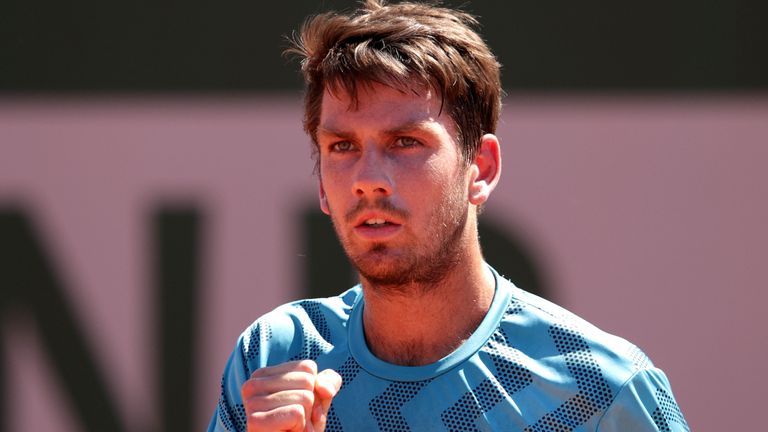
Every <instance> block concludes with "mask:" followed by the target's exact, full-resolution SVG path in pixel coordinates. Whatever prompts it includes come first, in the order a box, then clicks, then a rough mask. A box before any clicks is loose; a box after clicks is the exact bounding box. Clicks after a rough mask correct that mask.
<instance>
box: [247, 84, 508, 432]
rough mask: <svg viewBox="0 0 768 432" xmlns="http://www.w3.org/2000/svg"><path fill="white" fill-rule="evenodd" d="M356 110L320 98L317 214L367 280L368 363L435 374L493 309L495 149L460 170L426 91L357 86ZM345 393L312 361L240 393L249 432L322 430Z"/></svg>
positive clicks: (490, 145) (449, 124)
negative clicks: (490, 218)
mask: <svg viewBox="0 0 768 432" xmlns="http://www.w3.org/2000/svg"><path fill="white" fill-rule="evenodd" d="M351 102H352V100H351V98H350V96H349V95H347V94H345V93H343V92H342V93H336V94H334V93H332V92H329V91H326V92H325V94H324V97H323V103H322V108H321V115H320V125H319V128H318V131H317V143H318V147H319V154H320V177H319V179H320V184H319V197H320V207H321V209H322V210H323V211H324V212H325V213H326V214H328V215H329V216H330V217H331V220H332V221H333V224H334V228H335V230H336V233H337V235H338V237H339V240H340V241H341V243H342V246H343V247H344V249H345V251H346V253H347V255H348V256H349V257H350V260H351V261H352V263H353V264H354V265H355V267H356V268H357V269H358V272H359V274H360V280H361V283H362V286H363V295H364V297H365V309H364V312H363V326H364V330H365V335H366V342H367V344H368V347H369V349H370V350H371V352H372V353H373V354H374V355H376V356H377V357H379V358H380V359H382V360H384V361H387V362H390V363H394V364H400V365H424V364H429V363H433V362H435V361H437V360H439V359H441V358H443V357H445V356H446V355H448V354H449V353H451V352H452V351H453V350H455V349H456V348H458V347H459V346H460V345H461V344H462V343H463V342H464V341H465V340H466V339H467V338H468V337H469V336H470V335H471V334H472V332H473V331H474V330H475V329H476V328H477V326H478V324H479V323H480V322H481V321H482V319H483V318H484V317H485V314H486V312H487V311H488V308H489V307H490V304H491V301H492V300H493V294H494V283H495V282H494V279H493V276H492V275H491V274H490V271H489V270H488V269H487V268H486V267H485V265H484V262H483V258H482V254H481V251H480V244H479V239H478V237H477V207H478V206H481V205H482V204H484V203H485V202H486V201H487V199H488V197H489V196H490V193H491V192H492V191H493V189H494V188H495V186H496V184H497V183H498V179H499V175H500V173H501V155H500V150H499V142H498V139H497V138H496V137H495V136H494V135H491V134H487V135H485V136H483V137H482V138H481V140H480V147H479V150H478V152H477V156H476V158H475V159H474V160H472V161H464V160H463V159H462V157H461V153H460V151H459V147H458V143H457V142H456V141H455V139H454V137H455V136H456V129H455V124H454V122H453V120H452V119H451V118H450V116H448V115H447V114H445V112H446V111H447V110H445V109H443V110H442V111H441V100H440V99H439V98H437V97H435V96H434V95H433V94H432V92H431V91H429V89H421V91H416V92H413V91H407V92H401V91H398V90H395V89H392V88H390V87H386V86H384V85H379V84H373V85H371V86H360V88H359V92H358V101H357V102H358V103H357V104H352V103H351ZM366 221H368V222H374V224H370V223H366ZM382 222H383V223H382ZM393 316H396V317H398V319H397V320H393V319H392V318H391V317H393ZM340 386H341V377H340V376H339V375H338V374H337V373H336V372H334V371H332V370H324V371H322V372H319V373H318V372H317V366H316V365H315V364H314V362H311V361H308V360H304V361H300V362H291V363H285V364H282V365H278V366H273V367H267V368H262V369H259V370H257V371H256V372H254V374H253V376H252V377H251V379H250V380H248V381H247V382H246V383H245V384H244V386H243V401H244V405H245V408H246V413H247V415H248V430H249V431H251V432H254V431H263V430H290V431H304V430H314V431H317V430H323V428H324V425H325V416H326V415H327V412H328V407H329V406H330V402H331V400H332V398H333V397H334V396H335V395H336V393H337V392H338V389H339V388H340ZM307 420H309V421H307Z"/></svg>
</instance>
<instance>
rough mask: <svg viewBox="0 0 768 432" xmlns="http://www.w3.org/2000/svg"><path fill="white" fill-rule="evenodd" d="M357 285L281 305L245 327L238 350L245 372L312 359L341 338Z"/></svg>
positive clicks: (356, 292) (344, 337)
mask: <svg viewBox="0 0 768 432" xmlns="http://www.w3.org/2000/svg"><path fill="white" fill-rule="evenodd" d="M361 296H362V292H361V290H360V287H359V286H356V287H353V288H350V289H349V290H347V291H345V292H343V293H342V294H340V295H338V296H334V297H328V298H318V299H304V300H298V301H294V302H290V303H287V304H284V305H281V306H279V307H277V308H275V309H274V310H272V311H271V312H269V313H267V314H265V315H263V316H261V317H260V318H259V319H257V320H256V321H254V322H253V323H252V324H251V325H250V326H248V327H247V328H246V329H245V331H243V333H242V334H241V335H240V338H239V339H238V348H239V349H240V350H241V353H242V356H243V360H244V361H245V363H247V364H249V366H251V367H249V369H251V368H253V369H254V370H255V368H258V367H263V366H267V365H273V364H279V363H282V362H285V361H290V360H294V359H298V358H315V357H317V356H318V355H319V354H321V352H323V351H327V350H328V349H330V348H331V347H332V346H333V345H336V344H337V343H339V342H340V341H341V340H342V339H343V340H346V324H347V320H348V319H349V314H350V312H351V310H352V307H353V306H354V304H355V303H356V302H357V301H358V300H359V298H360V297H361Z"/></svg>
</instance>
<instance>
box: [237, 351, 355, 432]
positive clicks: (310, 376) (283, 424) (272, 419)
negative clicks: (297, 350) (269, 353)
mask: <svg viewBox="0 0 768 432" xmlns="http://www.w3.org/2000/svg"><path fill="white" fill-rule="evenodd" d="M339 388H341V376H340V375H339V374H338V373H336V372H335V371H333V370H331V369H326V370H324V371H322V372H320V373H318V372H317V364H316V363H315V362H314V361H312V360H299V361H293V362H288V363H283V364H280V365H277V366H270V367H264V368H261V369H258V370H256V371H255V372H254V373H253V374H251V378H250V379H249V380H248V381H246V382H245V384H243V387H242V389H241V392H242V396H243V405H244V406H245V415H246V419H247V422H248V432H261V431H270V432H272V431H290V432H322V431H323V430H325V421H326V419H327V415H328V409H329V408H330V406H331V399H333V397H334V396H336V393H338V391H339Z"/></svg>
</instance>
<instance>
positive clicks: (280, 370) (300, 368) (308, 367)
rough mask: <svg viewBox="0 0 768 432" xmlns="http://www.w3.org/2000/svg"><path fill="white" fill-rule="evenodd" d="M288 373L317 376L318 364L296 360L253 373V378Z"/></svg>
mask: <svg viewBox="0 0 768 432" xmlns="http://www.w3.org/2000/svg"><path fill="white" fill-rule="evenodd" d="M287 372H306V373H309V374H311V375H317V363H315V362H314V361H312V360H296V361H290V362H285V363H280V364H278V365H275V366H266V367H263V368H259V369H256V370H255V371H253V373H252V374H251V378H256V377H263V376H272V375H283V374H285V373H287Z"/></svg>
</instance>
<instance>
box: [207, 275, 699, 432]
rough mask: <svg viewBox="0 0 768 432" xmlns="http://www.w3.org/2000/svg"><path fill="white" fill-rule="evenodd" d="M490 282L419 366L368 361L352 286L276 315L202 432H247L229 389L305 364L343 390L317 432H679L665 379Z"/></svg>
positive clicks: (236, 357) (251, 342) (227, 376)
mask: <svg viewBox="0 0 768 432" xmlns="http://www.w3.org/2000/svg"><path fill="white" fill-rule="evenodd" d="M491 270H492V269H491ZM492 272H493V274H494V277H495V279H496V291H495V294H494V298H493V302H492V304H491V307H490V309H489V310H488V313H487V314H486V316H485V318H484V319H483V321H482V322H481V324H480V326H479V327H478V328H477V329H476V330H475V332H474V333H473V334H472V335H471V336H470V338H469V339H467V340H466V341H465V342H464V344H462V345H461V346H460V347H459V348H458V349H457V350H456V351H454V352H453V353H451V354H449V355H448V356H447V357H445V358H443V359H442V360H440V361H438V362H436V363H433V364H429V365H425V366H399V365H394V364H391V363H387V362H384V361H382V360H380V359H378V358H377V357H376V356H374V355H373V354H372V353H371V351H370V350H369V349H368V346H367V345H366V342H365V336H364V334H363V324H362V315H363V309H364V308H365V302H364V300H363V294H362V288H361V286H360V285H358V286H355V287H353V288H351V289H349V290H348V291H346V292H344V293H342V294H341V295H339V296H336V297H331V298H325V299H313V300H302V301H297V302H293V303H289V304H286V305H283V306H280V307H278V308H277V309H275V310H274V311H272V312H270V313H268V314H266V315H264V316H263V317H261V318H259V319H258V320H257V321H256V322H254V323H253V324H252V325H251V326H250V327H248V328H247V329H246V330H245V332H243V334H242V335H241V336H240V338H239V339H238V341H237V345H236V347H235V349H234V351H233V353H232V354H231V356H230V358H229V360H228V362H227V364H226V367H225V369H224V374H223V378H222V384H221V395H220V398H219V402H218V405H217V407H216V411H215V413H214V415H213V418H212V419H211V423H210V425H209V428H208V430H209V431H245V430H246V420H245V411H244V409H243V402H242V400H241V396H240V388H241V387H242V385H243V383H244V382H245V381H246V380H247V379H248V378H249V377H250V375H251V373H252V372H253V371H254V370H256V369H258V368H261V367H264V366H274V365H278V364H280V363H284V362H286V361H292V360H299V359H312V360H315V361H316V362H317V365H318V370H323V369H327V368H331V369H334V370H335V371H336V372H338V373H339V374H340V375H341V377H342V380H343V381H342V386H341V389H340V390H339V393H338V394H337V395H336V397H334V399H333V401H332V403H331V408H330V411H329V413H328V421H327V425H326V431H328V432H332V431H352V432H354V431H525V432H545V431H552V432H561V431H574V432H580V431H600V432H608V431H622V432H633V431H689V428H688V425H687V423H686V421H685V419H684V417H683V415H682V413H681V412H680V409H679V408H678V405H677V403H676V402H675V399H674V397H673V395H672V391H671V388H670V384H669V381H668V380H667V377H666V376H665V375H664V373H663V372H662V371H661V370H660V369H658V368H656V367H654V365H653V363H652V362H651V361H650V360H649V359H648V357H647V356H646V355H645V354H643V352H642V351H641V350H640V349H638V348H637V347H636V346H634V345H633V344H631V343H629V342H627V341H626V340H624V339H622V338H619V337H617V336H613V335H610V334H608V333H606V332H603V331H601V330H599V329H598V328H596V327H595V326H593V325H591V324H589V323H588V322H586V321H584V320H583V319H581V318H579V317H577V316H576V315H574V314H572V313H570V312H568V311H566V310H565V309H563V308H561V307H559V306H557V305H555V304H553V303H551V302H549V301H547V300H544V299H542V298H540V297H537V296H535V295H533V294H530V293H528V292H526V291H524V290H521V289H519V288H517V287H515V286H514V285H513V284H512V283H511V282H509V281H508V280H506V279H504V278H503V277H501V276H499V275H498V274H497V273H496V271H494V270H492ZM393 319H397V317H393Z"/></svg>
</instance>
